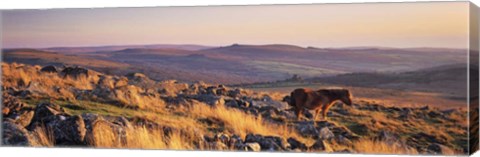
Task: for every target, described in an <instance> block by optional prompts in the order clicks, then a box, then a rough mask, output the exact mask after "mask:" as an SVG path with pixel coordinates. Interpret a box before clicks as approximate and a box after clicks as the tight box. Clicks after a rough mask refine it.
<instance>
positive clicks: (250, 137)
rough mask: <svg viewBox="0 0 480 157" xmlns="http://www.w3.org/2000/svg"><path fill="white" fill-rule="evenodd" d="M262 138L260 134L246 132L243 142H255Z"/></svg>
mask: <svg viewBox="0 0 480 157" xmlns="http://www.w3.org/2000/svg"><path fill="white" fill-rule="evenodd" d="M262 139H263V137H262V135H258V134H247V136H245V142H257V141H261V140H262Z"/></svg>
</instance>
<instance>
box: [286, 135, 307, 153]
mask: <svg viewBox="0 0 480 157" xmlns="http://www.w3.org/2000/svg"><path fill="white" fill-rule="evenodd" d="M287 142H288V143H289V144H290V148H291V149H299V150H301V151H305V150H307V146H306V145H305V144H303V143H302V142H300V141H298V140H297V139H295V138H292V137H290V138H288V139H287Z"/></svg>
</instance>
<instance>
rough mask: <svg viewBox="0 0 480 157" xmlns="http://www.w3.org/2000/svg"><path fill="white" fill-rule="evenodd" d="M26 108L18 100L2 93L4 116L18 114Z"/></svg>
mask: <svg viewBox="0 0 480 157" xmlns="http://www.w3.org/2000/svg"><path fill="white" fill-rule="evenodd" d="M24 106H25V104H24V103H22V102H21V101H20V100H18V98H16V97H14V96H11V95H10V94H7V93H6V92H3V93H2V115H3V116H8V115H9V114H10V113H13V112H18V111H20V109H22V108H23V107H24Z"/></svg>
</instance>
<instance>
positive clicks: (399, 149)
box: [353, 139, 418, 154]
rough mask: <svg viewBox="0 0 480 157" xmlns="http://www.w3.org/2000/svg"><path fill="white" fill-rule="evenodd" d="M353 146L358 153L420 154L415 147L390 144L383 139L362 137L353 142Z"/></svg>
mask: <svg viewBox="0 0 480 157" xmlns="http://www.w3.org/2000/svg"><path fill="white" fill-rule="evenodd" d="M353 148H354V149H355V150H356V151H357V152H358V153H366V154H418V152H417V151H416V150H415V149H413V148H407V147H406V146H401V145H396V144H393V145H390V144H388V143H386V142H383V141H373V140H368V139H362V140H359V141H356V142H354V143H353Z"/></svg>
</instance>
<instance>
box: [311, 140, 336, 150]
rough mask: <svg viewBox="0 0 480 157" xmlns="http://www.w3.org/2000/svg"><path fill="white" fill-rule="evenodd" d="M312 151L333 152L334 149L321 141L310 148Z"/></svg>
mask: <svg viewBox="0 0 480 157" xmlns="http://www.w3.org/2000/svg"><path fill="white" fill-rule="evenodd" d="M310 150H319V151H325V152H331V151H332V148H331V147H330V145H328V144H327V143H326V142H325V141H324V140H321V139H319V140H317V141H315V143H314V144H313V145H312V146H310Z"/></svg>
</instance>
